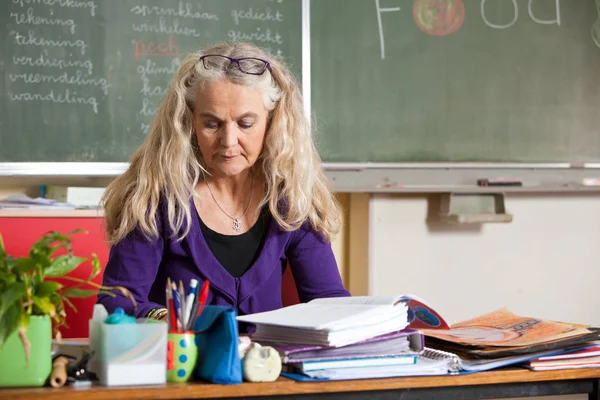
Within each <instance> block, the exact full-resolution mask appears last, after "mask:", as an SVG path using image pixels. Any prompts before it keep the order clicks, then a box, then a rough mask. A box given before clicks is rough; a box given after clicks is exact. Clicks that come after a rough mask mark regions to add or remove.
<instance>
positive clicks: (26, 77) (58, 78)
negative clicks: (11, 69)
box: [8, 71, 110, 96]
mask: <svg viewBox="0 0 600 400" xmlns="http://www.w3.org/2000/svg"><path fill="white" fill-rule="evenodd" d="M8 79H10V80H11V81H12V82H16V81H18V80H21V81H23V82H24V83H64V84H69V85H76V86H98V87H100V89H101V90H102V92H103V93H104V95H105V96H106V95H107V94H108V88H109V87H110V85H109V84H108V81H107V80H106V78H91V77H84V76H83V75H82V73H81V71H76V72H75V74H74V75H73V74H69V73H68V72H64V73H62V74H60V75H47V74H40V73H20V74H8Z"/></svg>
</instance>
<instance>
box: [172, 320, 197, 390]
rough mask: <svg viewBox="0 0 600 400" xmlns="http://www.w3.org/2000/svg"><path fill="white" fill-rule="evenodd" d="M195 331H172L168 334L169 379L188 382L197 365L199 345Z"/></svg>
mask: <svg viewBox="0 0 600 400" xmlns="http://www.w3.org/2000/svg"><path fill="white" fill-rule="evenodd" d="M195 339H196V334H195V333H194V332H171V333H169V334H168V336H167V381H169V382H187V381H188V380H189V379H190V377H191V376H192V373H193V372H194V367H195V366H196V359H197V358H198V346H196V340H195Z"/></svg>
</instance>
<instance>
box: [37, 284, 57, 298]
mask: <svg viewBox="0 0 600 400" xmlns="http://www.w3.org/2000/svg"><path fill="white" fill-rule="evenodd" d="M62 287H63V285H61V284H60V283H58V282H54V281H44V282H42V283H40V284H39V285H37V289H36V291H35V295H36V296H39V297H48V296H50V295H51V294H52V293H55V292H56V291H57V290H59V289H60V288H62Z"/></svg>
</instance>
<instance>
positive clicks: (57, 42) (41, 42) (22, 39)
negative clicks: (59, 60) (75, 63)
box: [15, 30, 87, 54]
mask: <svg viewBox="0 0 600 400" xmlns="http://www.w3.org/2000/svg"><path fill="white" fill-rule="evenodd" d="M15 42H16V43H17V44H18V45H19V46H44V47H61V48H62V47H78V48H79V51H81V54H85V49H86V48H87V44H86V42H85V41H84V40H81V39H75V40H69V39H60V38H59V39H46V38H44V37H38V36H36V35H35V33H34V32H33V31H31V30H30V31H28V32H27V36H23V35H21V34H20V33H19V32H16V33H15Z"/></svg>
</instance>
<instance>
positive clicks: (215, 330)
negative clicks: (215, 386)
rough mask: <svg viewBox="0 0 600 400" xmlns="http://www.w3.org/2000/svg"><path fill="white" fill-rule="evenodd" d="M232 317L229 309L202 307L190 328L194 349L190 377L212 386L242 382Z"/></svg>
mask: <svg viewBox="0 0 600 400" xmlns="http://www.w3.org/2000/svg"><path fill="white" fill-rule="evenodd" d="M236 317H237V312H236V310H235V309H234V308H233V307H224V306H205V307H204V310H203V311H202V314H201V316H200V317H198V319H197V320H196V323H195V324H194V328H193V331H194V332H195V333H196V345H197V346H198V361H197V364H196V369H195V371H194V375H195V376H197V377H198V378H200V379H202V380H205V381H208V382H212V383H221V384H238V383H242V362H241V360H240V356H239V353H238V336H239V334H238V326H237V321H236Z"/></svg>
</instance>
